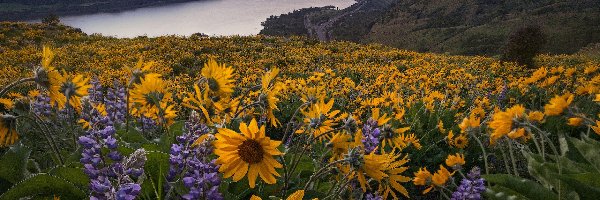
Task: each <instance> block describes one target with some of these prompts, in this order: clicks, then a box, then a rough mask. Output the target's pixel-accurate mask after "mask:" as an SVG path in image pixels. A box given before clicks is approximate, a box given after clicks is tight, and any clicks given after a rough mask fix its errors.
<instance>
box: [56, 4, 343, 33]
mask: <svg viewBox="0 0 600 200" xmlns="http://www.w3.org/2000/svg"><path fill="white" fill-rule="evenodd" d="M353 3H355V0H206V1H197V2H188V3H179V4H171V5H165V6H159V7H149V8H140V9H135V10H130V11H124V12H120V13H99V14H91V15H81V16H66V17H61V21H62V22H63V23H65V24H67V25H70V26H73V27H77V28H81V30H82V31H84V32H86V33H90V34H91V33H100V34H102V35H107V36H116V37H135V36H140V35H146V36H149V37H155V36H160V35H191V34H193V33H205V34H208V35H253V34H258V33H259V32H260V30H261V29H262V26H261V25H260V23H261V22H263V21H265V20H266V19H267V18H268V17H269V16H271V15H279V14H284V13H288V12H291V11H293V10H296V9H300V8H307V7H311V6H312V7H320V6H328V5H333V6H336V7H338V8H340V9H342V8H346V7H348V6H350V5H352V4H353Z"/></svg>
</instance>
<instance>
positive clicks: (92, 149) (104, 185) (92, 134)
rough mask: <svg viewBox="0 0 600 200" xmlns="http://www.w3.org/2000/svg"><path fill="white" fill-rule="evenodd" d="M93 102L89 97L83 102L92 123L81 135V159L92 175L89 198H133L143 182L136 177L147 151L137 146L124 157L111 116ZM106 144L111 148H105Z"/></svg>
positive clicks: (86, 118)
mask: <svg viewBox="0 0 600 200" xmlns="http://www.w3.org/2000/svg"><path fill="white" fill-rule="evenodd" d="M91 104H92V102H91V101H90V100H89V99H88V100H87V101H85V102H84V104H83V107H82V109H83V112H82V116H81V117H82V119H84V120H86V121H87V122H89V124H90V127H89V129H88V130H87V131H86V132H85V134H84V135H83V136H81V137H79V144H80V145H81V146H82V147H83V150H82V152H81V159H80V162H81V163H82V164H83V165H84V169H83V171H84V173H85V174H86V175H88V177H89V178H90V191H91V193H90V199H134V198H135V197H136V196H137V195H138V194H139V191H140V186H139V184H137V183H134V182H133V178H137V177H138V176H140V175H141V174H142V173H143V165H144V163H145V160H146V158H145V151H144V150H143V149H141V150H140V149H138V150H137V151H136V152H134V153H133V154H132V155H131V156H129V157H128V158H126V159H124V158H123V156H122V155H121V153H119V152H118V151H117V148H118V142H117V139H116V138H115V134H116V130H115V128H114V127H113V126H112V124H111V123H110V120H109V119H108V117H107V116H103V115H102V114H101V113H100V112H99V111H98V110H96V109H95V108H94V107H93V106H92V105H91ZM103 148H105V149H107V150H108V151H107V152H103V151H102V149H103ZM105 159H110V161H109V160H105Z"/></svg>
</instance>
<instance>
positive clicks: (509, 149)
mask: <svg viewBox="0 0 600 200" xmlns="http://www.w3.org/2000/svg"><path fill="white" fill-rule="evenodd" d="M511 142H512V141H510V140H508V155H509V156H510V161H511V162H512V167H513V171H514V173H515V175H516V176H519V170H517V163H516V160H515V156H514V155H513V148H512V144H511Z"/></svg>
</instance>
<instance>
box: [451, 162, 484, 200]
mask: <svg viewBox="0 0 600 200" xmlns="http://www.w3.org/2000/svg"><path fill="white" fill-rule="evenodd" d="M480 174H481V170H479V168H478V167H474V168H473V169H471V172H469V174H467V177H466V178H464V179H462V181H461V182H460V185H459V186H458V188H456V191H455V192H454V193H452V198H451V199H452V200H480V199H482V197H481V193H483V192H484V191H485V184H484V180H483V178H481V177H480Z"/></svg>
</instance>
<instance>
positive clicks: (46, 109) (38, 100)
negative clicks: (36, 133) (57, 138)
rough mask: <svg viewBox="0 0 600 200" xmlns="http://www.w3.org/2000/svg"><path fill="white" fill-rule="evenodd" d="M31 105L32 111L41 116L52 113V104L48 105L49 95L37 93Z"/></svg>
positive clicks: (47, 115)
mask: <svg viewBox="0 0 600 200" xmlns="http://www.w3.org/2000/svg"><path fill="white" fill-rule="evenodd" d="M31 107H32V108H33V113H35V114H36V115H38V116H41V117H49V116H50V115H51V114H52V106H51V105H50V97H48V96H47V95H42V94H40V95H38V96H36V97H35V99H34V101H33V103H32V105H31Z"/></svg>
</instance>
